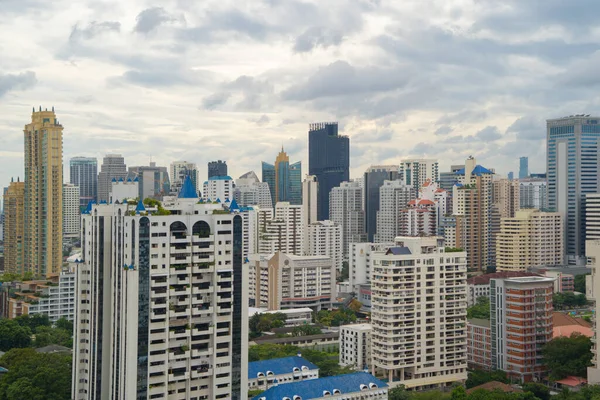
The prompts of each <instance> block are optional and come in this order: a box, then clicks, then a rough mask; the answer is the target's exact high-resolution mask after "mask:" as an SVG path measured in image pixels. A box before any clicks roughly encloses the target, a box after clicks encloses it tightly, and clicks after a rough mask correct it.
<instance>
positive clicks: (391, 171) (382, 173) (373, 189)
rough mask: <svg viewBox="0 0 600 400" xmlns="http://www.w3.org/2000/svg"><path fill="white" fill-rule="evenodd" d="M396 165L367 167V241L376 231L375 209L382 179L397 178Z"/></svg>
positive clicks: (365, 179) (391, 179)
mask: <svg viewBox="0 0 600 400" xmlns="http://www.w3.org/2000/svg"><path fill="white" fill-rule="evenodd" d="M399 168H400V167H399V166H398V165H375V166H372V167H370V168H369V169H367V171H366V172H365V177H364V186H363V190H364V196H365V202H364V206H365V232H366V233H367V239H368V241H369V242H372V241H373V237H374V236H375V233H376V231H377V211H379V189H380V188H381V186H383V182H384V181H395V180H396V179H398V176H399V175H398V169H399Z"/></svg>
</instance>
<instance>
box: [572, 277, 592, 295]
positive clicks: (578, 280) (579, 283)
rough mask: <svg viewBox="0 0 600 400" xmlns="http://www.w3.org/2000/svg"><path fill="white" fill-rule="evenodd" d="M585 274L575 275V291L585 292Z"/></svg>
mask: <svg viewBox="0 0 600 400" xmlns="http://www.w3.org/2000/svg"><path fill="white" fill-rule="evenodd" d="M587 275H589V274H585V275H583V274H582V275H575V291H576V292H579V293H585V277H586V276H587Z"/></svg>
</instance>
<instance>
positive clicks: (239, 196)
mask: <svg viewBox="0 0 600 400" xmlns="http://www.w3.org/2000/svg"><path fill="white" fill-rule="evenodd" d="M233 198H234V199H235V201H237V203H238V204H239V205H240V206H242V207H249V206H259V207H260V208H273V200H272V198H271V190H270V189H269V184H268V183H267V182H261V181H260V180H259V179H258V176H256V174H255V173H254V171H250V172H246V173H245V174H244V175H242V176H240V177H239V178H238V179H237V180H236V181H235V188H234V189H233Z"/></svg>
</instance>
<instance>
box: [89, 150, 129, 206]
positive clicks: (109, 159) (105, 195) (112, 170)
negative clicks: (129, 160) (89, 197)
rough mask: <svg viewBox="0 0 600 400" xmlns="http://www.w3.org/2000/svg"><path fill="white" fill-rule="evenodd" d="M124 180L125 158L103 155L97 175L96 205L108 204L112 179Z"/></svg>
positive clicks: (125, 170) (116, 155)
mask: <svg viewBox="0 0 600 400" xmlns="http://www.w3.org/2000/svg"><path fill="white" fill-rule="evenodd" d="M126 178H127V166H126V165H125V158H123V156H122V155H120V154H107V155H105V156H104V159H103V160H102V165H101V166H100V172H99V173H98V203H100V202H103V201H105V202H107V203H108V201H109V194H110V190H111V187H112V181H113V179H115V180H117V181H118V180H119V179H126ZM86 207H87V204H86Z"/></svg>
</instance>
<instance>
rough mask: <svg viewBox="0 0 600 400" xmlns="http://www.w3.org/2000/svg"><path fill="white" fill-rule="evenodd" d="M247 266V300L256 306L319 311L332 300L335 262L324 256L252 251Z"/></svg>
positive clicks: (333, 299) (273, 308)
mask: <svg viewBox="0 0 600 400" xmlns="http://www.w3.org/2000/svg"><path fill="white" fill-rule="evenodd" d="M250 270H251V272H250V275H251V276H252V277H254V278H251V279H250V300H251V301H252V300H253V301H254V304H255V306H256V307H261V308H262V307H264V308H267V309H268V310H280V309H290V308H300V307H310V308H311V309H313V311H319V310H321V309H322V308H331V305H332V304H333V302H334V301H335V296H336V294H335V266H334V265H333V261H332V260H331V258H329V257H327V256H295V255H290V254H284V253H282V252H279V251H278V252H275V253H272V254H254V255H251V256H250Z"/></svg>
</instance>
